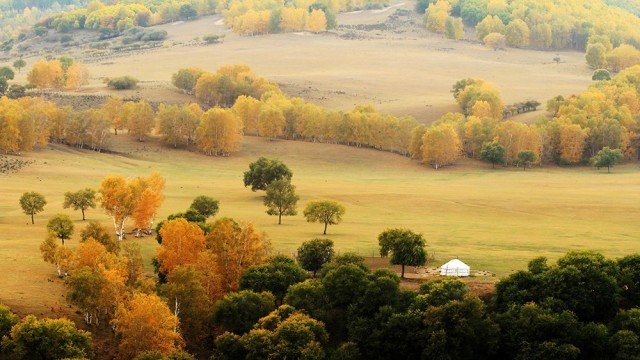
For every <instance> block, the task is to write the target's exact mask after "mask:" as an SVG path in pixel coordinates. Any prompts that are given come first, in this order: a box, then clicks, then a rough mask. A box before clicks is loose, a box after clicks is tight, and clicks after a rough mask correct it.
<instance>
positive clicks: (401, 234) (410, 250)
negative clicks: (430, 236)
mask: <svg viewBox="0 0 640 360" xmlns="http://www.w3.org/2000/svg"><path fill="white" fill-rule="evenodd" d="M378 243H379V244H380V255H381V256H385V257H386V256H388V255H389V252H391V263H392V264H393V265H402V274H401V275H400V277H401V278H404V266H405V265H410V266H421V265H424V264H425V263H426V261H427V252H426V251H425V249H424V247H425V245H426V242H425V240H424V238H423V237H422V234H416V233H414V232H413V231H411V230H408V229H388V230H385V231H383V232H382V233H381V234H380V235H378Z"/></svg>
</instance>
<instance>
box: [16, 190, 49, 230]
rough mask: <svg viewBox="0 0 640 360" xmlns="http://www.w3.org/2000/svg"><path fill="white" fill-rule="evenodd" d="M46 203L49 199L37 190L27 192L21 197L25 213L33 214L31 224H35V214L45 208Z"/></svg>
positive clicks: (21, 205)
mask: <svg viewBox="0 0 640 360" xmlns="http://www.w3.org/2000/svg"><path fill="white" fill-rule="evenodd" d="M45 205H47V201H46V200H45V199H44V196H43V195H42V194H40V193H37V192H35V191H31V192H26V193H24V194H22V196H21V197H20V207H22V211H23V212H24V213H25V214H27V215H31V224H35V222H34V219H33V215H35V214H37V213H39V212H41V211H42V210H44V206H45Z"/></svg>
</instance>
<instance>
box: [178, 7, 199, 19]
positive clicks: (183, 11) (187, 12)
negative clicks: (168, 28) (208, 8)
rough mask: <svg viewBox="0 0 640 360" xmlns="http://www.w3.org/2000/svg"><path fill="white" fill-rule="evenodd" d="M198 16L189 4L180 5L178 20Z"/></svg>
mask: <svg viewBox="0 0 640 360" xmlns="http://www.w3.org/2000/svg"><path fill="white" fill-rule="evenodd" d="M197 16H198V11H197V10H196V8H195V7H193V5H191V4H182V5H181V6H180V18H181V19H184V20H189V19H193V18H195V17H197Z"/></svg>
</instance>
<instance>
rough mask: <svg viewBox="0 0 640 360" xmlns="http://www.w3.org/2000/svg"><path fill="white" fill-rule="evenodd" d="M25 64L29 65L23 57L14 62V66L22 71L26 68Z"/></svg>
mask: <svg viewBox="0 0 640 360" xmlns="http://www.w3.org/2000/svg"><path fill="white" fill-rule="evenodd" d="M25 66H27V62H26V61H24V59H22V58H20V59H18V60H16V61H14V62H13V68H14V69H16V70H18V72H20V70H22V68H24V67H25Z"/></svg>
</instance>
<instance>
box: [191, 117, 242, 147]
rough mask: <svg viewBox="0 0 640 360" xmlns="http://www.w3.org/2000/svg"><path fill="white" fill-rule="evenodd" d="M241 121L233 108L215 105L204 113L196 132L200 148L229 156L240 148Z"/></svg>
mask: <svg viewBox="0 0 640 360" xmlns="http://www.w3.org/2000/svg"><path fill="white" fill-rule="evenodd" d="M241 123H242V122H241V121H239V120H238V119H237V118H236V116H235V113H234V112H233V111H232V110H231V109H222V108H220V107H214V108H212V109H209V110H208V111H207V112H205V113H204V114H203V115H202V118H201V119H200V125H199V126H198V130H197V132H196V143H197V145H198V149H200V150H201V151H203V152H204V153H206V154H207V155H216V156H218V155H220V156H228V155H229V153H232V152H234V151H238V149H239V148H240V134H241V133H242V128H241Z"/></svg>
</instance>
